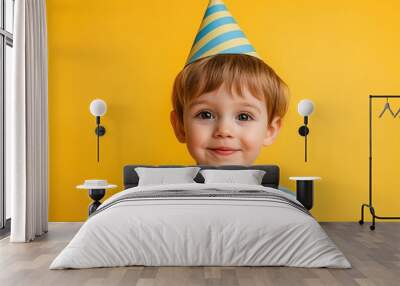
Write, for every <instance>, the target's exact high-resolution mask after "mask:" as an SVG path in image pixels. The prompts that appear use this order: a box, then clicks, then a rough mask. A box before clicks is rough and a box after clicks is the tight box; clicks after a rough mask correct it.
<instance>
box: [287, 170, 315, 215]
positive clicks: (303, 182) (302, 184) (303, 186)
mask: <svg viewBox="0 0 400 286" xmlns="http://www.w3.org/2000/svg"><path fill="white" fill-rule="evenodd" d="M320 179H321V178H320V177H289V180H292V181H296V199H297V200H298V201H299V202H301V203H302V204H303V206H304V207H305V208H306V209H308V210H311V209H312V207H313V203H314V181H316V180H320Z"/></svg>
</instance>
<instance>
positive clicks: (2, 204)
mask: <svg viewBox="0 0 400 286" xmlns="http://www.w3.org/2000/svg"><path fill="white" fill-rule="evenodd" d="M0 2H1V3H0V25H1V26H0V63H1V66H0V236H1V235H2V233H4V232H5V231H9V225H10V217H11V211H10V206H11V201H10V197H11V196H10V194H9V193H8V192H7V193H6V189H8V188H5V181H4V178H5V168H4V159H5V158H4V157H5V156H4V155H5V150H4V147H5V132H4V131H5V122H4V118H5V104H6V102H5V98H6V95H8V94H9V93H10V92H11V68H12V64H13V58H12V57H13V53H12V48H13V32H14V0H0Z"/></svg>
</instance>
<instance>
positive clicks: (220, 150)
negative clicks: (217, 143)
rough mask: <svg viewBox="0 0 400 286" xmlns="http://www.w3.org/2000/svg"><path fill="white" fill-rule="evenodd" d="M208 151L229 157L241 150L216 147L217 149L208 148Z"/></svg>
mask: <svg viewBox="0 0 400 286" xmlns="http://www.w3.org/2000/svg"><path fill="white" fill-rule="evenodd" d="M207 149H208V150H210V151H212V152H213V153H214V154H217V155H222V156H229V155H232V154H233V153H235V152H237V151H240V149H234V148H229V147H216V148H207Z"/></svg>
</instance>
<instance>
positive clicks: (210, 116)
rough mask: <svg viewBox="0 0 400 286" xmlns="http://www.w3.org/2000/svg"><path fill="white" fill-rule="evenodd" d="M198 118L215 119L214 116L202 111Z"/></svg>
mask: <svg viewBox="0 0 400 286" xmlns="http://www.w3.org/2000/svg"><path fill="white" fill-rule="evenodd" d="M197 116H198V117H200V118H201V119H213V115H212V113H211V112H209V111H202V112H200V113H199V114H197Z"/></svg>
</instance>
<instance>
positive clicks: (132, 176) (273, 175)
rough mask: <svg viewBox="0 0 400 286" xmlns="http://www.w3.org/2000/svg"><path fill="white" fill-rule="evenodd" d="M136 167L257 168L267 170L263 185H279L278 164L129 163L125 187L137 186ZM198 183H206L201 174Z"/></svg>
mask: <svg viewBox="0 0 400 286" xmlns="http://www.w3.org/2000/svg"><path fill="white" fill-rule="evenodd" d="M136 167H151V168H177V167H200V168H201V169H221V170H248V169H257V170H263V171H265V172H266V173H265V175H264V177H263V180H262V185H263V186H265V187H271V188H275V189H277V188H278V186H279V167H278V166H276V165H253V166H249V167H247V166H240V165H225V166H201V165H199V166H183V165H160V166H151V165H127V166H125V167H124V188H125V189H128V188H132V187H136V186H137V185H138V182H139V177H138V175H137V174H136V172H135V168H136ZM194 180H195V181H196V182H197V183H204V178H203V176H202V175H201V174H200V172H199V173H198V174H197V176H196V177H195V178H194Z"/></svg>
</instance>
